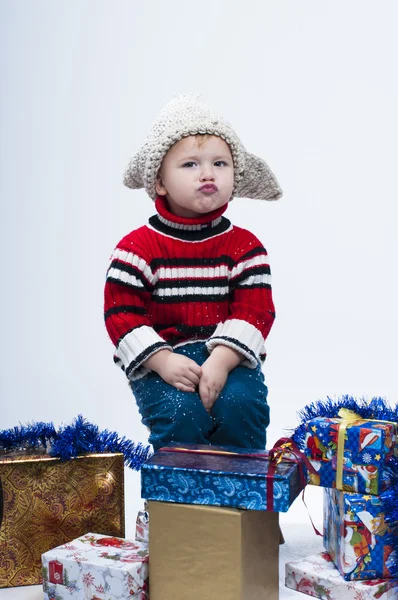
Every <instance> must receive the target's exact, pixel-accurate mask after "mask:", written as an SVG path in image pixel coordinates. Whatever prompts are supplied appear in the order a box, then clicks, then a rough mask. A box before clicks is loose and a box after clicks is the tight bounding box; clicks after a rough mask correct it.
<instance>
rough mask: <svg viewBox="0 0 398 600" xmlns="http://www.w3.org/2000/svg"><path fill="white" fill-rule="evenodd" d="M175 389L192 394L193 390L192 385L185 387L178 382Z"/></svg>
mask: <svg viewBox="0 0 398 600" xmlns="http://www.w3.org/2000/svg"><path fill="white" fill-rule="evenodd" d="M174 387H176V388H177V390H181V392H194V391H195V388H194V387H193V386H192V385H186V384H185V383H182V382H181V381H178V382H177V383H176V384H175V386H174Z"/></svg>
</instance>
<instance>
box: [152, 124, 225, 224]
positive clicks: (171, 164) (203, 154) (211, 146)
mask: <svg viewBox="0 0 398 600" xmlns="http://www.w3.org/2000/svg"><path fill="white" fill-rule="evenodd" d="M201 137H202V136H195V135H191V136H189V137H185V138H183V139H181V140H179V141H178V142H176V143H175V144H174V145H173V146H172V147H171V148H170V150H169V151H168V152H167V154H166V156H165V157H164V159H163V162H162V166H161V168H160V170H159V173H158V177H157V179H156V191H157V193H158V194H159V195H161V196H166V198H167V200H168V203H169V207H170V210H171V212H172V213H174V214H175V215H178V216H180V217H187V218H194V217H198V216H200V215H204V214H206V213H208V212H211V211H212V210H215V209H216V208H220V207H221V206H224V204H226V203H227V202H229V200H230V198H231V196H232V190H233V187H234V166H233V162H232V155H231V151H230V149H229V146H228V144H227V143H226V142H224V140H223V139H221V138H220V137H218V136H215V135H207V136H206V137H205V138H204V137H202V139H200V138H201Z"/></svg>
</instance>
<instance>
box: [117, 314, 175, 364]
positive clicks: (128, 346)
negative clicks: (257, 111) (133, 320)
mask: <svg viewBox="0 0 398 600" xmlns="http://www.w3.org/2000/svg"><path fill="white" fill-rule="evenodd" d="M158 342H163V343H164V344H166V342H165V340H164V339H163V338H161V337H160V335H158V334H157V333H156V331H155V330H154V329H153V328H152V327H148V325H142V327H137V328H136V329H133V331H130V333H128V334H127V335H125V336H124V338H123V339H122V340H121V342H120V344H119V346H118V347H117V348H116V351H115V356H116V357H117V358H119V359H120V360H121V361H122V363H123V366H124V368H125V369H127V368H128V366H129V365H130V363H131V362H132V361H133V360H135V359H136V358H137V356H139V355H140V354H141V353H143V352H144V353H145V350H147V349H148V348H150V347H151V346H153V344H157V343H158ZM166 347H167V348H170V349H171V347H170V346H169V345H167V346H163V347H162V348H158V349H157V350H155V352H157V351H158V350H163V349H164V348H166ZM152 354H154V352H152V353H148V354H146V355H144V358H143V362H145V361H146V360H147V359H148V358H149V357H150V356H152ZM138 366H139V364H138V365H137V366H136V368H137V367H138Z"/></svg>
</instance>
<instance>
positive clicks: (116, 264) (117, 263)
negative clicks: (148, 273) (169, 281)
mask: <svg viewBox="0 0 398 600" xmlns="http://www.w3.org/2000/svg"><path fill="white" fill-rule="evenodd" d="M110 269H118V270H119V271H122V272H124V273H128V274H129V275H134V277H137V279H139V281H141V282H142V285H143V286H144V287H145V289H147V290H148V291H151V290H152V289H153V285H151V284H150V283H149V281H148V280H147V279H146V278H145V276H144V275H143V273H142V271H140V270H139V269H138V268H137V267H134V266H133V265H129V264H128V263H125V262H123V261H121V260H118V259H117V258H115V259H114V260H113V261H112V262H111V264H110V266H109V269H108V273H109V270H110ZM113 279H115V278H113Z"/></svg>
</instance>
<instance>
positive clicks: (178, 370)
mask: <svg viewBox="0 0 398 600" xmlns="http://www.w3.org/2000/svg"><path fill="white" fill-rule="evenodd" d="M144 366H145V367H147V368H149V369H152V370H153V371H156V373H158V375H160V377H161V378H162V379H164V381H166V383H169V384H170V385H172V386H174V387H175V388H177V389H178V390H181V391H182V392H194V391H195V389H196V387H197V385H198V384H199V378H200V377H201V375H202V369H201V368H200V366H199V365H198V364H197V363H196V362H195V361H194V360H192V359H191V358H188V357H187V356H183V355H182V354H175V353H174V352H171V351H170V350H160V351H159V352H156V353H155V354H153V355H152V356H151V357H150V358H148V360H147V361H145V363H144Z"/></svg>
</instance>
